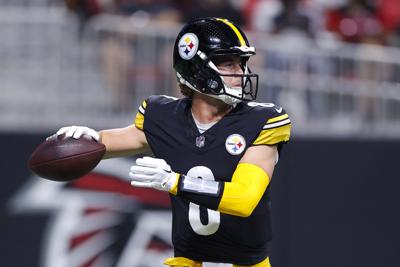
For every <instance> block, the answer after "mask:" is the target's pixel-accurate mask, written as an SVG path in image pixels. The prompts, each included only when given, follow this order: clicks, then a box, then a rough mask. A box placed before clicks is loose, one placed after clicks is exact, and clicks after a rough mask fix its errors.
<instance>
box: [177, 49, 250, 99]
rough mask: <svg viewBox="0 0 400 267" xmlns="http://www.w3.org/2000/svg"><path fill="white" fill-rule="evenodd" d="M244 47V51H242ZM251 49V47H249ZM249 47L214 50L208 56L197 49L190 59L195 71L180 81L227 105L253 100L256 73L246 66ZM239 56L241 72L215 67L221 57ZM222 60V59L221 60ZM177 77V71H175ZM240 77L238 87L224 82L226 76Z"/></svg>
mask: <svg viewBox="0 0 400 267" xmlns="http://www.w3.org/2000/svg"><path fill="white" fill-rule="evenodd" d="M242 49H245V50H246V52H243V51H242ZM250 49H251V48H250ZM248 50H249V47H245V48H235V49H230V50H227V51H215V52H214V53H211V54H210V55H209V56H208V57H207V56H206V55H205V54H204V53H203V52H201V51H197V55H196V56H195V57H194V58H193V59H192V62H193V68H195V70H194V71H193V73H195V75H194V77H193V79H188V80H187V81H185V82H182V78H181V79H180V80H181V83H183V84H185V85H188V83H189V84H190V86H189V87H190V88H191V89H193V90H195V91H198V92H200V93H202V94H206V95H209V96H211V97H214V98H217V99H220V100H222V101H223V102H225V103H226V104H229V105H234V104H237V103H239V102H241V101H253V100H255V98H256V97H257V90H258V75H257V74H254V73H252V72H251V70H250V68H249V67H248V66H247V61H248V60H249V58H250V56H251V55H254V52H253V51H254V48H253V51H251V52H250V53H249V51H248ZM231 57H239V58H240V65H241V69H242V71H243V73H242V74H234V73H232V74H222V73H221V72H220V71H219V70H218V68H217V64H218V63H217V62H219V61H220V60H221V58H231ZM222 61H223V60H222ZM177 75H178V78H179V73H177ZM234 77H240V78H241V79H240V80H241V85H240V87H230V86H229V85H228V84H227V83H226V78H234Z"/></svg>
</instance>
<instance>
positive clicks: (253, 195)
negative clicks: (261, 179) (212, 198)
mask: <svg viewBox="0 0 400 267" xmlns="http://www.w3.org/2000/svg"><path fill="white" fill-rule="evenodd" d="M235 187H236V188H235V189H236V190H235V191H236V192H235V193H234V194H229V193H227V194H224V195H223V197H222V199H221V202H220V205H219V208H218V210H219V211H221V212H223V213H226V214H230V215H234V216H239V217H249V216H250V215H251V214H252V213H253V211H254V209H255V208H256V207H257V205H258V203H259V202H260V199H261V196H262V193H261V192H257V191H255V190H251V189H252V188H251V187H250V188H249V187H246V186H243V185H240V186H235Z"/></svg>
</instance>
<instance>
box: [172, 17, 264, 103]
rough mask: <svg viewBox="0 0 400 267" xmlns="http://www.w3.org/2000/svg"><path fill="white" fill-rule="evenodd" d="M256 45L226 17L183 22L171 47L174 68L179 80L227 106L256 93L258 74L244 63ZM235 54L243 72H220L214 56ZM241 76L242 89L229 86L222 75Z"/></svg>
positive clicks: (247, 99) (248, 99)
mask: <svg viewBox="0 0 400 267" xmlns="http://www.w3.org/2000/svg"><path fill="white" fill-rule="evenodd" d="M253 55H255V48H254V47H252V46H250V45H249V41H248V40H247V38H246V35H245V34H244V33H243V31H242V30H241V29H239V27H237V26H236V25H235V24H234V23H233V22H231V21H229V20H227V19H221V18H201V19H196V20H194V21H191V22H189V23H188V24H186V25H185V26H184V27H183V29H182V30H181V31H180V33H179V34H178V37H177V38H176V41H175V46H174V63H173V64H174V69H175V71H176V76H177V79H178V83H180V84H184V85H186V86H187V87H189V88H190V89H192V90H195V91H198V92H200V93H203V94H207V95H209V96H212V97H215V98H218V99H220V100H222V101H224V102H225V103H227V104H229V105H234V104H236V103H238V102H240V101H242V100H244V101H251V100H254V99H255V98H256V96H257V90H258V75H257V74H253V73H251V71H250V69H249V68H248V66H247V61H248V60H249V58H250V56H253ZM221 56H223V57H230V56H238V57H239V58H240V61H241V68H242V70H243V74H221V73H220V72H219V71H218V69H217V67H216V64H215V62H214V61H215V58H216V57H221ZM238 76H240V77H241V78H242V79H241V81H242V84H241V88H237V87H235V88H231V87H229V86H228V85H227V84H226V83H225V81H224V77H238Z"/></svg>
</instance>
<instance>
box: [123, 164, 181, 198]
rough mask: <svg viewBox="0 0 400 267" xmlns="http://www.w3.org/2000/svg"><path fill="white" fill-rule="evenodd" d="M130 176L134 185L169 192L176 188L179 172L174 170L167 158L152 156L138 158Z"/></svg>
mask: <svg viewBox="0 0 400 267" xmlns="http://www.w3.org/2000/svg"><path fill="white" fill-rule="evenodd" d="M129 176H130V177H131V178H132V182H131V185H133V186H138V187H147V188H154V189H157V190H160V191H168V192H172V191H173V190H175V189H176V187H177V184H178V179H179V174H177V173H175V172H173V171H172V170H171V167H170V166H169V165H168V164H167V162H165V160H163V159H156V158H152V157H143V158H138V159H137V160H136V165H133V166H132V167H131V171H130V172H129Z"/></svg>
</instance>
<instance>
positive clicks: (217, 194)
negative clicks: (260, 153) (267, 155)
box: [178, 163, 269, 217]
mask: <svg viewBox="0 0 400 267" xmlns="http://www.w3.org/2000/svg"><path fill="white" fill-rule="evenodd" d="M180 179H181V180H180V182H179V185H178V187H179V188H178V195H179V196H181V197H183V198H186V199H188V200H189V201H191V202H194V203H196V204H199V205H201V206H204V207H207V208H210V209H214V210H218V211H220V212H222V213H226V214H231V215H235V216H240V217H248V216H250V215H251V213H252V212H253V210H254V209H255V208H256V206H257V205H258V202H259V201H260V199H261V197H262V196H263V194H264V192H265V190H266V188H267V186H268V184H269V177H268V175H267V174H266V173H265V172H264V171H263V170H262V169H261V168H259V167H257V166H256V165H253V164H248V163H242V164H239V165H238V167H237V169H236V171H235V173H234V174H233V177H232V180H231V182H216V181H207V180H202V179H199V178H193V177H187V176H183V175H182V176H181V178H180Z"/></svg>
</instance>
